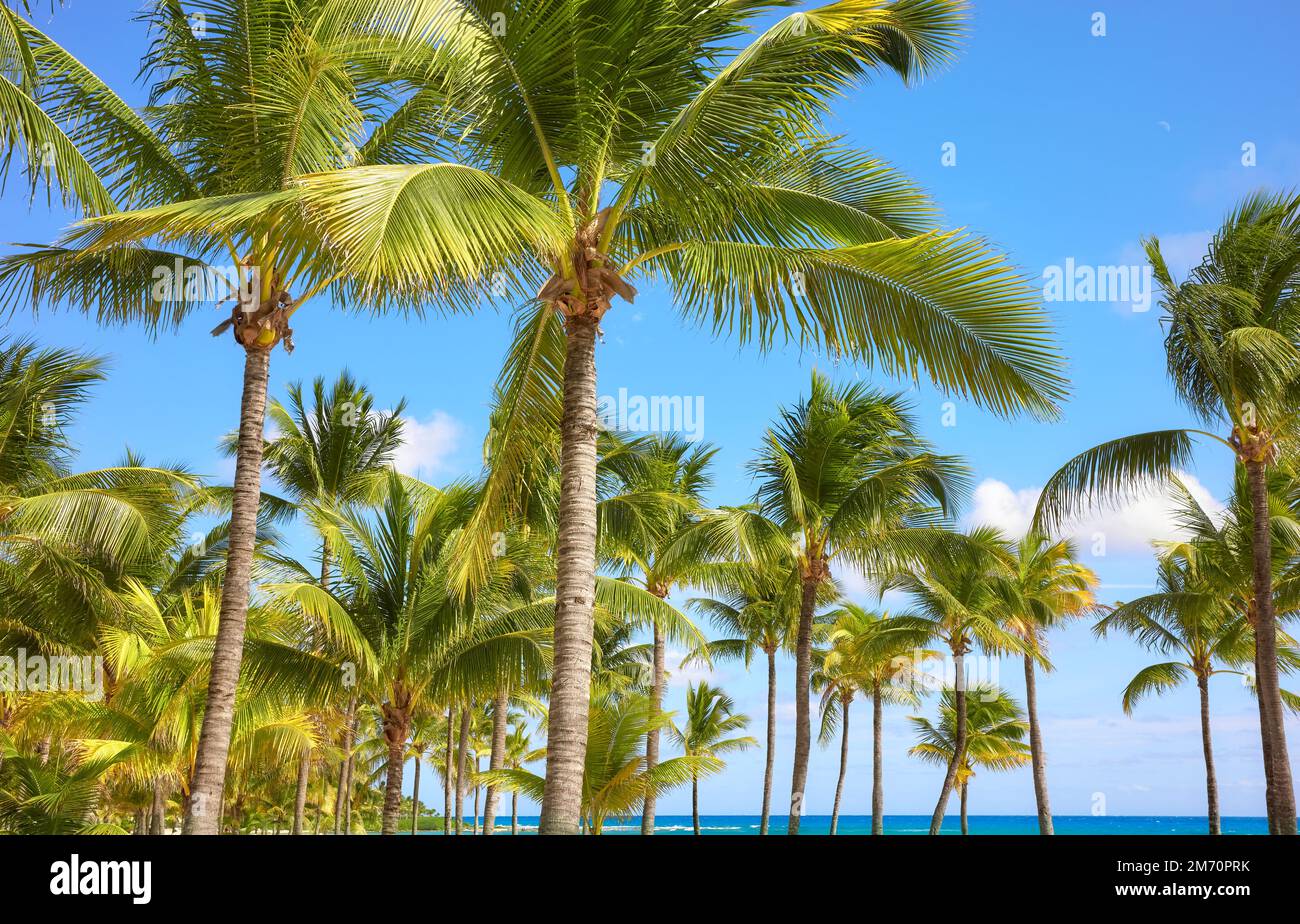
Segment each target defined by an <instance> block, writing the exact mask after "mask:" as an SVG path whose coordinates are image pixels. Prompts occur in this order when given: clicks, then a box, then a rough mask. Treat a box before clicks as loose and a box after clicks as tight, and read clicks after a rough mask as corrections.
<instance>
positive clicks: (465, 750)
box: [456, 705, 470, 834]
mask: <svg viewBox="0 0 1300 924" xmlns="http://www.w3.org/2000/svg"><path fill="white" fill-rule="evenodd" d="M469 709H470V707H469V706H468V705H466V706H465V707H464V708H462V709H461V710H460V741H459V742H457V744H456V833H457V834H460V830H461V828H462V827H464V824H465V781H466V779H467V778H468V777H469V719H470V716H469Z"/></svg>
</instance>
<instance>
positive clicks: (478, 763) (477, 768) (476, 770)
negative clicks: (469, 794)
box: [474, 755, 483, 834]
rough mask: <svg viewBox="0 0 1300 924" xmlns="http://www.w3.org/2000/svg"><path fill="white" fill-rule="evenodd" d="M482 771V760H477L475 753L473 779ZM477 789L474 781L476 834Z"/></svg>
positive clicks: (475, 829) (475, 831)
mask: <svg viewBox="0 0 1300 924" xmlns="http://www.w3.org/2000/svg"><path fill="white" fill-rule="evenodd" d="M482 772H483V766H482V762H481V761H480V760H479V758H478V756H477V755H476V756H475V757H474V778H475V779H478V775H479V774H480V773H482ZM478 789H479V787H478V783H475V784H474V833H475V834H478V832H479V827H478Z"/></svg>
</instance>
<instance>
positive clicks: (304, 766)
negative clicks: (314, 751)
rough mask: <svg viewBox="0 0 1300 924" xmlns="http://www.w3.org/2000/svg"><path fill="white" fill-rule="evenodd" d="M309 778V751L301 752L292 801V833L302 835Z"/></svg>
mask: <svg viewBox="0 0 1300 924" xmlns="http://www.w3.org/2000/svg"><path fill="white" fill-rule="evenodd" d="M310 776H311V751H310V750H306V751H303V753H302V757H301V758H300V759H299V761H298V791H297V793H296V794H295V797H294V800H293V833H294V834H295V835H299V834H302V817H303V813H304V812H305V811H306V809H307V782H308V779H309V778H310Z"/></svg>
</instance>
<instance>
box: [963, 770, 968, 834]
mask: <svg viewBox="0 0 1300 924" xmlns="http://www.w3.org/2000/svg"><path fill="white" fill-rule="evenodd" d="M969 783H970V781H969V780H963V781H962V784H961V833H962V834H970V820H969V816H968V815H967V814H966V787H967V786H968V785H969Z"/></svg>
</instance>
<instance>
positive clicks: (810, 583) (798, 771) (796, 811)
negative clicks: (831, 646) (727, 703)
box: [786, 577, 818, 834]
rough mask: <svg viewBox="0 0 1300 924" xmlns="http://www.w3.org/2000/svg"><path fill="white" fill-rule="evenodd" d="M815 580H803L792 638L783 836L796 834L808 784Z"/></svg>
mask: <svg viewBox="0 0 1300 924" xmlns="http://www.w3.org/2000/svg"><path fill="white" fill-rule="evenodd" d="M817 584H818V580H817V578H815V577H805V578H804V581H803V599H802V601H801V602H800V605H799V631H798V634H797V635H796V636H795V655H794V658H795V660H794V715H795V720H794V773H793V775H792V777H791V779H790V820H789V823H788V825H787V827H786V834H798V833H799V819H800V816H802V815H803V799H804V787H805V786H806V785H807V783H808V754H809V751H810V750H811V747H812V721H811V717H810V715H809V704H808V691H809V689H810V686H811V680H812V626H813V611H814V610H815V609H816V603H817Z"/></svg>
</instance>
